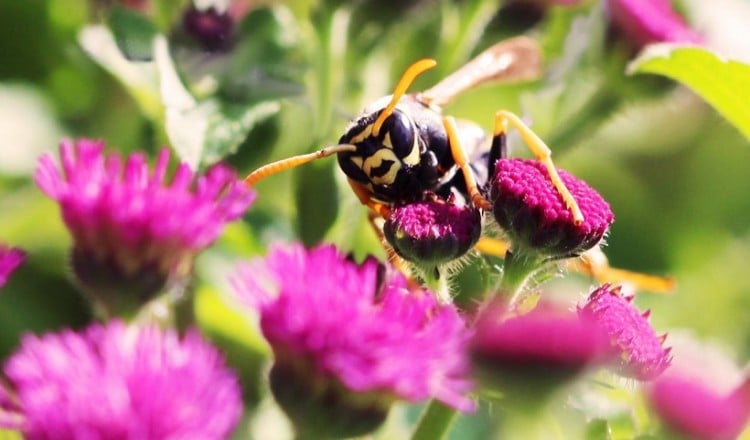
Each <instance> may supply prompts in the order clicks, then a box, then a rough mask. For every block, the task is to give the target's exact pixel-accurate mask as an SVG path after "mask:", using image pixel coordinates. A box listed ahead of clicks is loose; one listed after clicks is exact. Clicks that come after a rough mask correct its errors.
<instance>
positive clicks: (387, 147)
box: [338, 109, 420, 198]
mask: <svg viewBox="0 0 750 440" xmlns="http://www.w3.org/2000/svg"><path fill="white" fill-rule="evenodd" d="M378 115H379V112H374V113H370V114H367V115H365V116H363V117H361V118H359V119H358V120H356V121H355V122H354V123H353V124H352V125H351V126H350V127H349V129H348V130H347V132H346V134H344V136H342V137H341V139H340V140H339V143H341V144H352V145H354V146H356V147H357V148H356V150H355V151H352V152H343V153H339V155H338V161H339V165H340V166H341V169H342V170H343V171H344V173H345V174H346V175H347V176H348V177H349V178H350V179H352V180H354V181H356V182H358V183H361V184H363V185H365V186H366V187H368V189H370V190H371V191H372V192H373V193H375V194H376V195H380V196H381V197H382V196H385V194H378V193H383V192H396V191H399V190H401V189H403V188H402V187H403V186H404V185H406V184H407V183H408V182H407V181H408V180H409V179H408V177H409V175H410V174H411V173H409V170H410V169H412V168H413V167H415V166H417V165H418V164H419V162H420V136H419V133H418V131H417V127H416V125H415V123H414V121H413V120H412V119H411V118H410V117H409V116H408V115H407V114H406V113H405V112H404V111H401V110H399V109H394V110H393V112H392V113H391V114H390V115H389V116H388V117H386V118H385V119H384V120H383V122H382V125H380V126H379V130H378V129H376V124H375V121H376V119H377V117H378ZM405 179H406V181H405ZM384 198H391V197H388V196H386V197H384Z"/></svg>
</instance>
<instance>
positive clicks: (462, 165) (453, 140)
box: [443, 116, 492, 211]
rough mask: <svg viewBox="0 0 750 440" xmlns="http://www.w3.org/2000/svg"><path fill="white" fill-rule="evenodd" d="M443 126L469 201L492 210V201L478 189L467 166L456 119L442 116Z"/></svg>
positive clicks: (467, 162)
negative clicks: (462, 177)
mask: <svg viewBox="0 0 750 440" xmlns="http://www.w3.org/2000/svg"><path fill="white" fill-rule="evenodd" d="M443 126H444V127H445V132H446V134H447V135H448V143H449V144H450V148H451V154H452V155H453V160H454V161H455V162H456V165H457V166H458V168H459V169H460V170H461V173H462V174H463V176H464V181H465V182H466V190H467V191H468V193H469V198H470V199H471V203H472V204H473V205H474V206H476V207H477V208H479V209H482V210H484V211H490V210H492V203H490V201H489V200H487V199H486V198H485V197H484V196H483V195H482V193H481V192H480V191H479V186H478V185H477V180H476V178H475V177H474V173H473V172H472V170H471V167H470V166H469V158H468V157H467V155H466V150H464V148H463V145H461V141H460V139H459V136H458V128H457V127H456V119H455V118H453V117H452V116H445V117H443Z"/></svg>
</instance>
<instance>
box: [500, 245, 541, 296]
mask: <svg viewBox="0 0 750 440" xmlns="http://www.w3.org/2000/svg"><path fill="white" fill-rule="evenodd" d="M541 265H542V262H541V261H540V260H539V259H538V258H534V257H533V256H532V255H527V254H525V253H521V252H517V253H515V254H514V253H512V252H510V251H508V252H507V253H506V254H505V261H504V263H503V278H502V280H501V281H500V292H502V293H503V294H504V295H507V297H508V298H507V299H508V301H509V304H508V305H509V306H511V307H512V306H513V305H514V303H515V302H516V301H517V300H518V299H519V298H520V297H521V293H522V292H523V289H524V287H525V286H526V282H527V281H528V280H529V278H531V276H532V275H533V274H534V273H536V271H537V270H539V268H540V267H541Z"/></svg>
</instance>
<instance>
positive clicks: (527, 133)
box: [494, 110, 583, 225]
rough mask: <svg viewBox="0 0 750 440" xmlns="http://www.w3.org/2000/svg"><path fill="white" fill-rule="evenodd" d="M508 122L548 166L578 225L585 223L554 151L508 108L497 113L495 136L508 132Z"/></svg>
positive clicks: (548, 170)
mask: <svg viewBox="0 0 750 440" xmlns="http://www.w3.org/2000/svg"><path fill="white" fill-rule="evenodd" d="M508 123H510V124H511V125H513V127H514V128H515V129H516V130H518V132H519V133H520V134H521V139H523V141H524V143H525V144H526V145H527V146H528V147H529V149H530V150H531V152H532V153H534V156H535V157H536V159H537V160H538V161H540V162H541V163H543V164H544V166H545V167H546V168H547V172H548V173H549V178H550V180H551V181H552V184H553V185H555V188H556V189H557V192H559V193H560V195H561V196H562V198H563V201H564V202H565V206H567V207H568V209H569V210H570V212H571V214H573V220H574V221H575V223H576V224H578V225H580V224H581V223H583V213H582V212H581V209H580V208H579V207H578V203H577V202H576V201H575V199H574V198H573V195H572V194H571V193H570V191H569V190H568V187H566V186H565V183H563V181H562V179H560V174H558V172H557V168H555V164H554V163H552V151H551V150H550V149H549V147H548V146H547V145H546V144H545V143H544V141H542V140H541V139H540V138H539V136H537V135H536V134H535V133H534V132H533V131H532V130H531V129H530V128H529V127H528V126H527V125H526V124H524V122H523V121H522V120H521V118H519V117H518V116H516V115H514V114H513V113H511V112H509V111H507V110H498V112H497V113H495V132H494V136H495V137H497V136H499V135H501V134H504V133H506V132H507V130H508Z"/></svg>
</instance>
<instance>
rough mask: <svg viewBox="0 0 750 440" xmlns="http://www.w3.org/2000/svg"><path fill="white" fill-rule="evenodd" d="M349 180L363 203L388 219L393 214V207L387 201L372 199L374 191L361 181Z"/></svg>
mask: <svg viewBox="0 0 750 440" xmlns="http://www.w3.org/2000/svg"><path fill="white" fill-rule="evenodd" d="M348 180H349V186H351V187H352V191H354V194H355V195H356V196H357V198H358V199H359V201H360V202H362V204H363V205H365V206H367V207H368V208H370V210H372V211H373V212H375V213H377V214H378V215H379V216H380V217H383V218H384V219H388V218H389V217H390V216H391V208H390V207H389V206H388V205H386V204H385V203H381V202H377V201H375V200H373V199H372V193H371V192H370V191H369V190H368V189H367V188H365V187H364V186H362V184H361V183H358V182H355V181H354V180H352V179H348Z"/></svg>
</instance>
